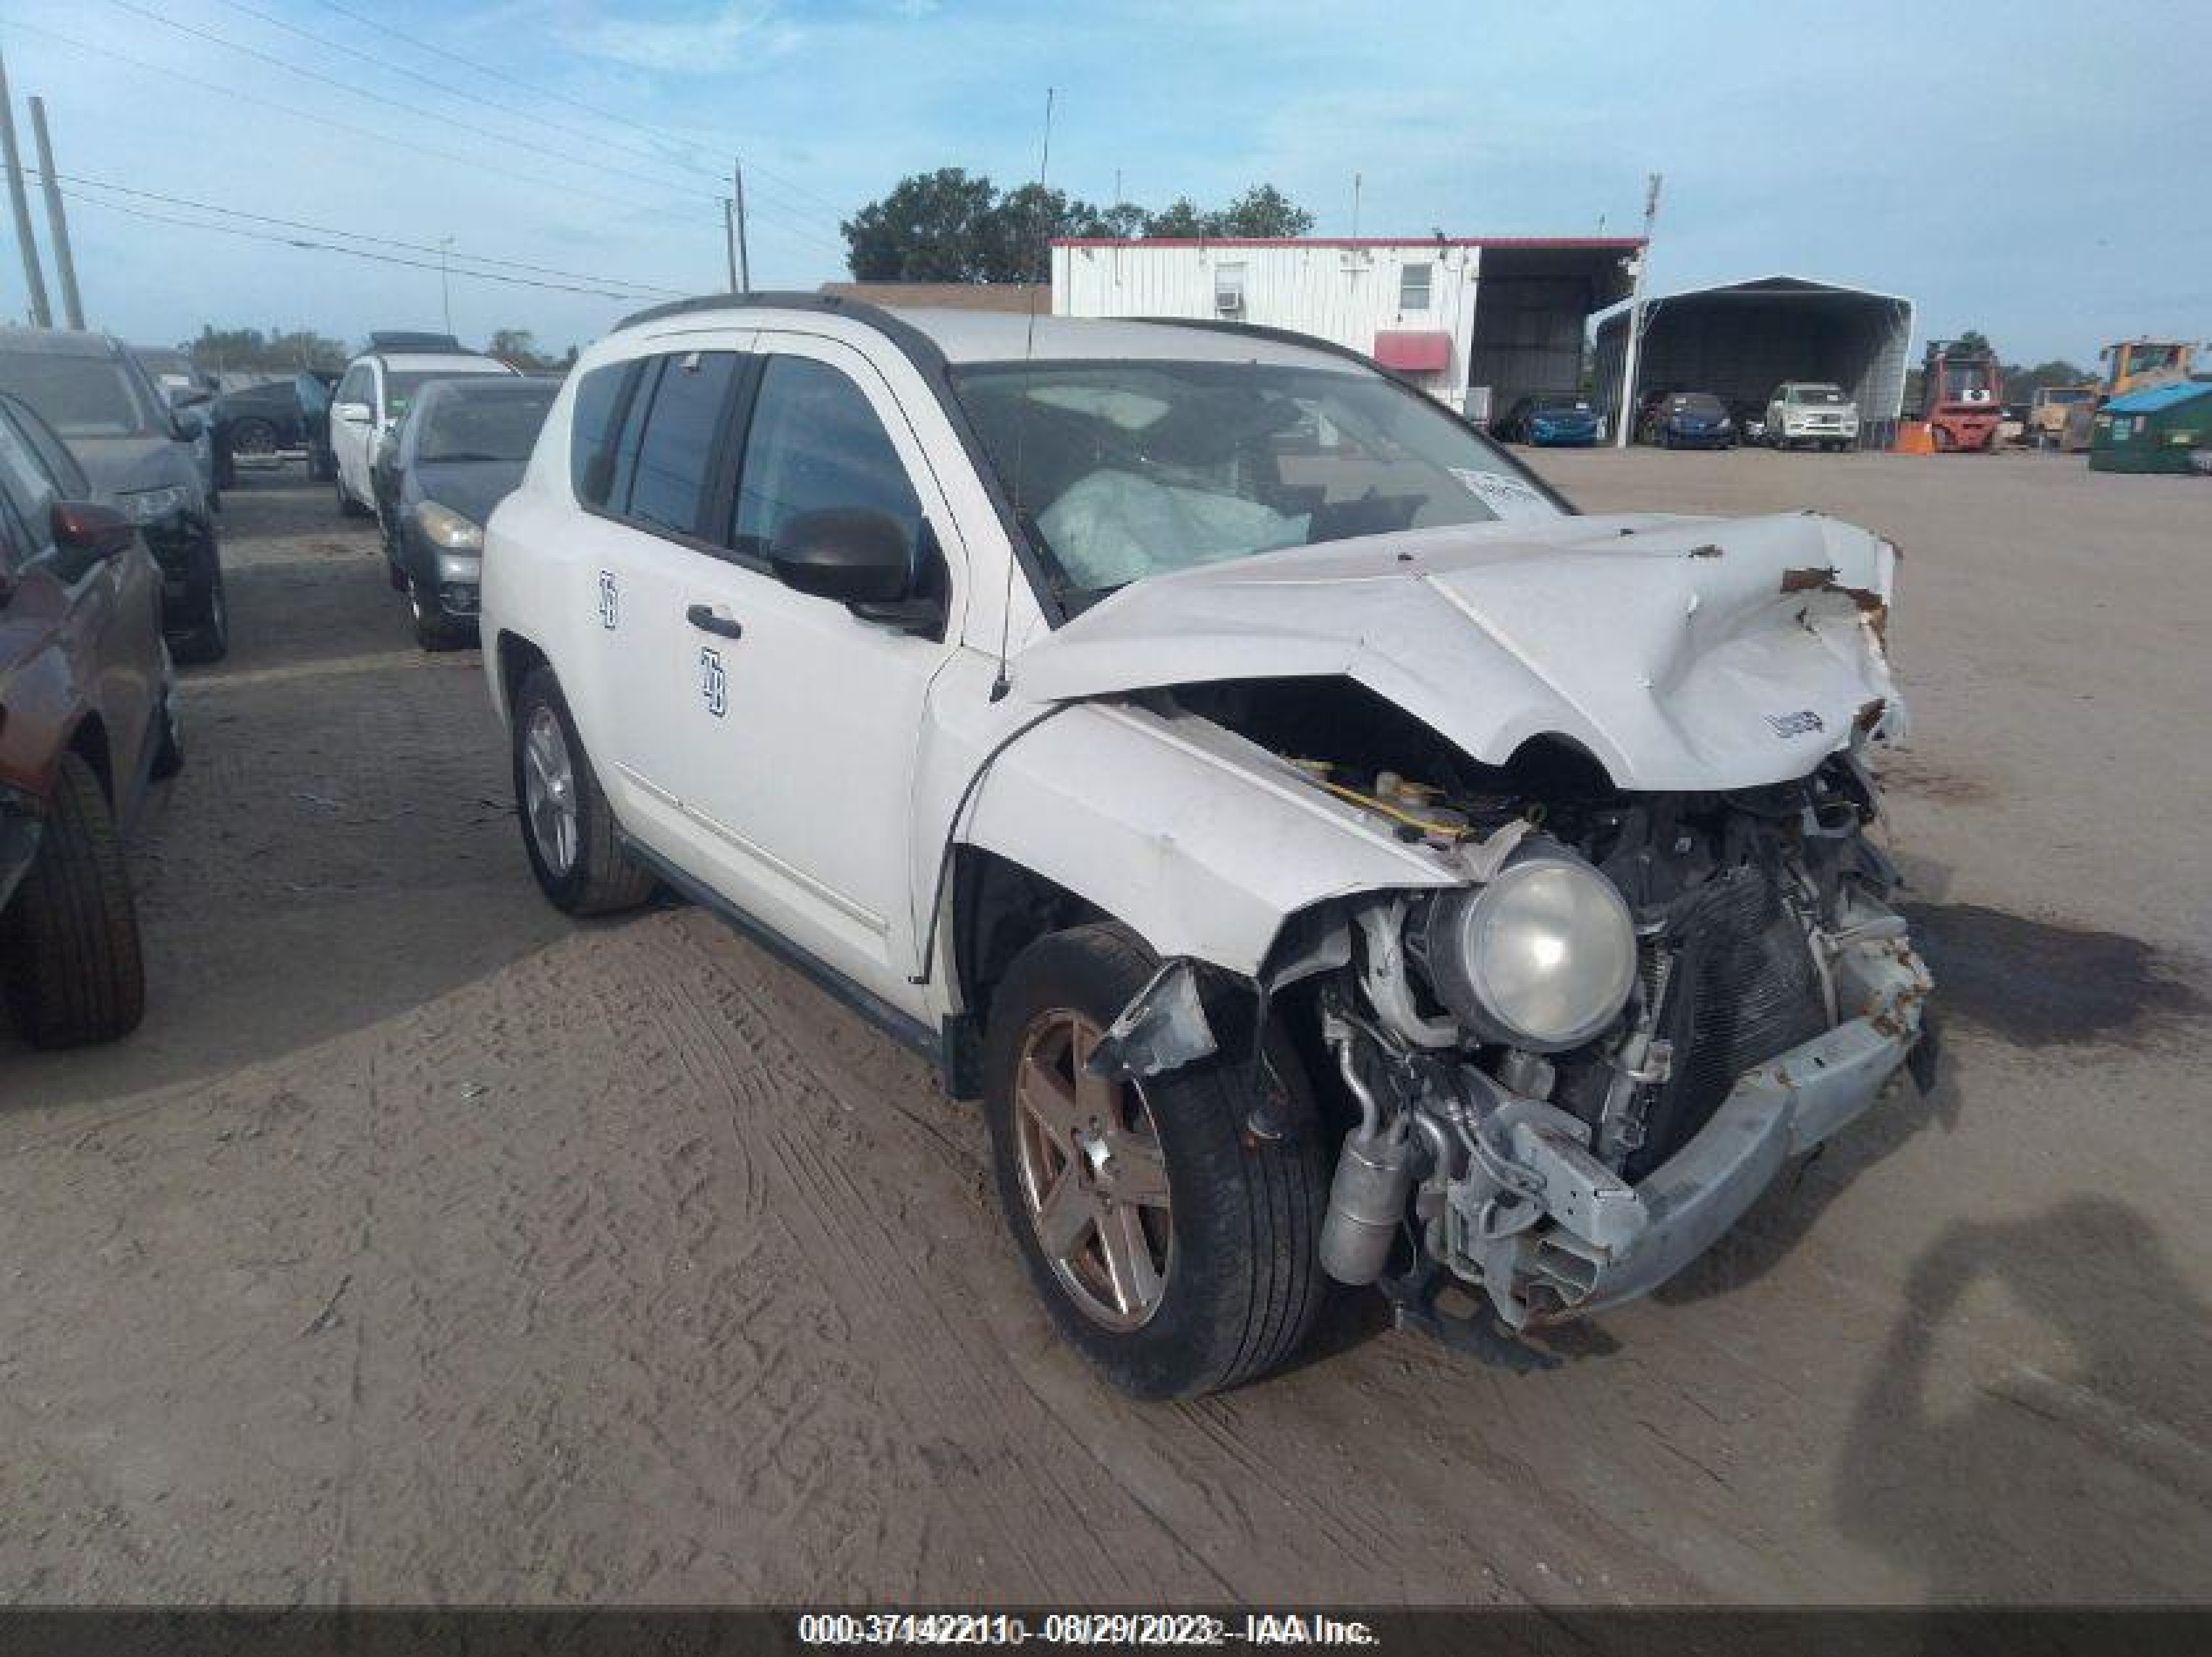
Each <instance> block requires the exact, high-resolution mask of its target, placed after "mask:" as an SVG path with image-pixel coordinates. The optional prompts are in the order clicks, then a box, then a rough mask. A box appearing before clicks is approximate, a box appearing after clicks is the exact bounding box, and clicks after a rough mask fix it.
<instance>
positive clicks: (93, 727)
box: [55, 710, 115, 810]
mask: <svg viewBox="0 0 2212 1657" xmlns="http://www.w3.org/2000/svg"><path fill="white" fill-rule="evenodd" d="M60 752H61V753H64V754H74V755H76V756H77V757H78V758H79V759H81V760H82V761H83V762H85V763H86V764H87V765H88V766H89V767H91V768H92V774H93V775H94V776H95V777H97V778H98V779H99V780H100V793H101V794H102V795H103V796H104V797H105V798H106V801H107V806H108V809H109V810H114V809H115V757H114V751H113V750H112V747H111V746H110V744H109V741H108V735H107V722H106V720H104V719H101V718H100V715H99V714H98V713H94V712H91V711H89V710H88V711H87V712H86V713H85V714H84V715H83V717H82V718H81V719H78V720H77V722H76V725H73V726H71V727H70V734H69V740H68V741H67V742H66V743H64V744H62V748H61V750H60ZM60 762H61V760H60V754H57V755H56V756H55V764H56V765H57V766H59V764H60Z"/></svg>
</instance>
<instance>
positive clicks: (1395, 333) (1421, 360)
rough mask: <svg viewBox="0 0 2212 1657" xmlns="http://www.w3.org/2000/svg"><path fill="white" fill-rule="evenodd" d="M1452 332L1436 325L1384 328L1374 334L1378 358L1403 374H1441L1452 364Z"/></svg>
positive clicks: (1376, 358)
mask: <svg viewBox="0 0 2212 1657" xmlns="http://www.w3.org/2000/svg"><path fill="white" fill-rule="evenodd" d="M1451 348H1452V340H1451V336H1450V335H1449V334H1447V333H1444V332H1443V331H1441V330H1438V329H1434V328H1385V329H1384V330H1383V331H1382V332H1381V333H1379V334H1377V335H1376V336H1375V360H1376V361H1377V362H1379V363H1380V364H1382V365H1383V367H1385V368H1395V369H1397V370H1398V371H1399V372H1400V373H1417V374H1435V373H1443V371H1444V370H1445V369H1447V368H1449V367H1451Z"/></svg>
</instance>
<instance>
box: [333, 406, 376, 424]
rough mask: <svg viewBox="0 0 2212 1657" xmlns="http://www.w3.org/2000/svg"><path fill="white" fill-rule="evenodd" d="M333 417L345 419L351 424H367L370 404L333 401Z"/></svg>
mask: <svg viewBox="0 0 2212 1657" xmlns="http://www.w3.org/2000/svg"><path fill="white" fill-rule="evenodd" d="M331 419H333V420H343V421H344V422H345V423H346V424H347V425H349V426H366V425H368V404H366V403H333V404H331Z"/></svg>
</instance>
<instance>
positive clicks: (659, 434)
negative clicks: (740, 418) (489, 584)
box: [564, 331, 751, 878]
mask: <svg viewBox="0 0 2212 1657" xmlns="http://www.w3.org/2000/svg"><path fill="white" fill-rule="evenodd" d="M750 337H751V336H750V331H744V332H743V333H741V334H737V335H732V334H729V333H726V332H723V333H717V334H715V335H712V336H708V337H705V338H703V339H702V342H701V343H700V345H699V346H698V347H697V348H696V349H678V350H668V351H662V352H658V353H655V354H653V355H649V356H647V357H644V358H642V359H641V360H639V361H635V362H634V363H631V364H627V365H618V366H612V367H608V368H601V369H595V370H593V371H592V373H590V374H588V375H586V378H585V380H584V381H583V383H581V384H580V385H579V386H578V389H577V398H576V409H575V411H574V415H573V416H572V425H573V426H574V428H576V429H577V431H578V432H579V434H581V433H582V432H584V431H585V430H586V428H589V429H590V431H591V432H592V434H594V435H593V436H592V439H591V440H590V441H588V442H586V443H582V444H580V446H578V448H577V450H576V452H575V453H574V455H573V456H572V464H574V482H575V485H576V489H577V494H578V498H579V500H580V501H581V503H582V504H583V506H584V512H583V513H582V514H580V517H579V519H578V520H577V525H578V528H577V535H576V538H575V547H574V550H575V552H576V553H577V554H578V555H579V556H580V570H579V573H580V574H581V575H582V576H583V578H584V579H585V580H586V583H587V585H588V587H589V591H588V592H587V593H586V594H585V595H583V596H584V597H585V598H586V599H587V600H588V602H589V603H590V604H592V620H593V622H594V623H595V624H594V625H592V626H590V627H588V628H586V633H587V635H588V636H589V638H590V640H591V646H589V647H590V648H592V651H593V653H594V654H595V657H596V659H595V660H594V661H593V662H592V664H591V665H590V666H589V668H588V669H587V671H584V672H583V673H581V674H580V675H579V676H577V677H578V678H579V681H580V682H579V683H577V684H576V685H575V686H574V688H573V689H571V691H570V707H571V709H572V711H573V712H574V713H575V714H576V716H577V719H578V720H579V722H580V724H581V725H582V726H583V729H584V737H585V741H586V745H587V746H588V747H589V748H590V749H591V750H592V755H593V756H594V759H595V761H596V762H597V763H598V765H599V771H600V773H601V776H600V781H601V784H602V785H603V786H605V787H606V789H607V790H608V792H609V794H610V796H611V798H613V800H614V801H615V804H616V810H617V815H618V816H620V818H621V819H622V822H623V827H624V828H625V829H628V830H629V832H630V833H631V834H632V835H634V836H635V838H637V839H638V840H639V841H642V842H643V843H644V844H645V845H646V846H647V847H650V848H651V849H653V850H654V851H656V852H659V853H660V854H661V855H662V856H664V857H666V858H668V859H671V860H672V861H674V862H675V863H677V864H678V865H679V866H681V867H683V868H684V869H685V870H687V871H692V872H695V873H698V874H700V876H701V877H702V878H709V877H708V875H707V873H706V871H707V870H708V868H709V867H710V865H712V864H713V862H714V859H715V857H716V856H717V855H718V849H717V847H715V846H714V842H713V841H712V839H711V837H709V836H708V835H705V834H704V833H703V832H702V829H701V828H700V826H699V824H698V823H697V822H696V821H695V820H694V819H693V818H691V817H690V816H688V815H687V813H686V812H685V810H684V801H685V799H686V798H687V796H688V792H689V790H690V779H691V778H692V776H693V775H694V774H695V773H696V766H697V764H698V762H700V760H701V759H702V756H699V755H696V753H694V751H693V749H692V744H693V742H694V740H695V739H696V734H697V729H698V727H697V722H696V717H695V716H696V715H697V714H698V711H699V708H700V706H701V701H700V691H699V689H698V683H697V678H696V675H697V674H698V672H699V671H700V670H699V663H698V660H697V651H696V640H698V639H699V638H700V637H701V636H702V635H701V634H699V633H698V632H697V631H696V629H694V628H692V627H691V626H690V623H689V622H688V621H687V619H686V616H685V611H686V608H687V606H688V605H689V604H690V603H691V602H692V598H691V595H692V591H693V588H694V586H696V577H697V572H698V569H699V568H700V566H702V565H711V564H714V562H716V561H717V560H718V557H719V549H716V548H715V547H714V544H713V543H712V542H711V541H710V540H709V539H708V536H707V533H706V531H707V529H708V526H710V525H712V524H713V523H714V520H715V519H716V517H717V515H718V514H717V511H716V507H715V502H716V501H718V500H720V498H722V497H723V496H725V495H726V491H727V481H726V472H727V461H726V449H727V444H728V438H729V425H730V422H731V421H732V418H733V417H734V415H733V411H734V410H735V407H736V404H737V396H738V389H739V385H740V382H741V379H743V377H744V374H745V373H747V372H748V363H749V359H748V357H747V356H746V355H745V352H744V345H745V344H746V343H749V341H750ZM564 683H565V679H564Z"/></svg>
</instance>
